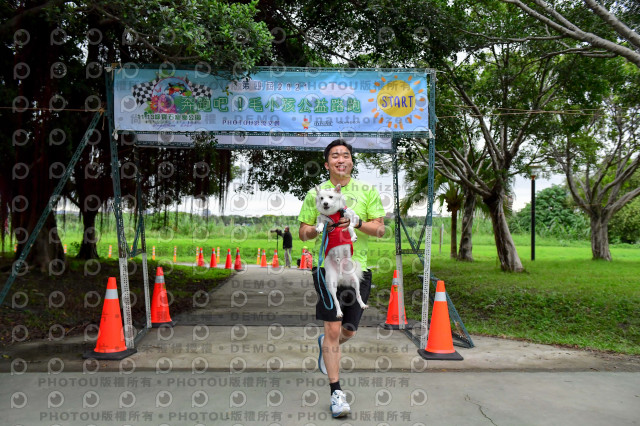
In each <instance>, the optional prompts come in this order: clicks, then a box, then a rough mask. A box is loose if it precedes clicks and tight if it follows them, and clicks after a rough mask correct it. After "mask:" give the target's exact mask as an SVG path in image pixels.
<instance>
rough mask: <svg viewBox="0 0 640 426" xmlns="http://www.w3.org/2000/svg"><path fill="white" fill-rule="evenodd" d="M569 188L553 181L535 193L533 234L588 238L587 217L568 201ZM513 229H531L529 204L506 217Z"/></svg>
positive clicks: (513, 230) (521, 230) (519, 230)
mask: <svg viewBox="0 0 640 426" xmlns="http://www.w3.org/2000/svg"><path fill="white" fill-rule="evenodd" d="M569 197H570V196H569V192H568V190H567V189H566V188H565V187H563V186H560V185H553V186H552V187H550V188H546V189H543V190H542V191H540V192H537V193H536V235H541V236H553V237H556V238H569V239H588V238H589V235H590V234H589V220H588V218H587V217H586V216H585V215H584V214H583V213H581V212H580V211H577V210H576V209H575V207H574V206H573V205H572V203H571V199H570V198H569ZM509 229H511V230H512V232H525V233H529V232H531V204H529V203H527V205H526V206H525V207H524V208H523V209H522V210H520V211H519V212H518V213H516V214H514V215H513V216H511V217H510V219H509Z"/></svg>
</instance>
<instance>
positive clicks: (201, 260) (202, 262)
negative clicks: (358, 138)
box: [198, 247, 204, 267]
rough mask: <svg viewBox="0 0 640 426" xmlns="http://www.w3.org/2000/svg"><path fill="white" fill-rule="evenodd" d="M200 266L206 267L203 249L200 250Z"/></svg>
mask: <svg viewBox="0 0 640 426" xmlns="http://www.w3.org/2000/svg"><path fill="white" fill-rule="evenodd" d="M198 266H202V267H204V256H203V255H202V247H201V248H200V254H199V255H198Z"/></svg>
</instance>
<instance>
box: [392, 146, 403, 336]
mask: <svg viewBox="0 0 640 426" xmlns="http://www.w3.org/2000/svg"><path fill="white" fill-rule="evenodd" d="M391 161H392V166H393V197H394V205H393V210H394V212H393V213H394V219H395V223H396V229H395V231H396V232H395V241H396V270H397V271H398V328H399V329H400V330H404V329H405V328H406V327H405V324H404V322H405V320H406V316H405V310H404V274H403V269H402V238H401V237H402V234H401V233H400V232H401V231H400V226H401V225H400V195H399V191H398V141H397V140H396V139H393V153H392V154H391Z"/></svg>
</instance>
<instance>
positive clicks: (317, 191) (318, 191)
mask: <svg viewBox="0 0 640 426" xmlns="http://www.w3.org/2000/svg"><path fill="white" fill-rule="evenodd" d="M316 193H317V194H319V193H320V185H316Z"/></svg>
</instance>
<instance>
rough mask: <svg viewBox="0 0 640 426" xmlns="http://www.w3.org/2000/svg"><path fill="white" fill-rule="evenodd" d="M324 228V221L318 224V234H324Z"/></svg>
mask: <svg viewBox="0 0 640 426" xmlns="http://www.w3.org/2000/svg"><path fill="white" fill-rule="evenodd" d="M323 230H324V223H319V224H317V225H316V232H317V233H318V234H322V231H323Z"/></svg>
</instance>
